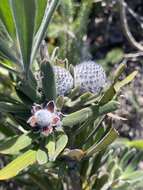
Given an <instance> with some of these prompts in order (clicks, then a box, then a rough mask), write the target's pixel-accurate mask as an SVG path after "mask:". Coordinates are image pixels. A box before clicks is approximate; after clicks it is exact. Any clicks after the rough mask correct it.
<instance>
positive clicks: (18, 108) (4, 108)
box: [0, 102, 29, 113]
mask: <svg viewBox="0 0 143 190" xmlns="http://www.w3.org/2000/svg"><path fill="white" fill-rule="evenodd" d="M0 111H1V112H9V113H10V112H11V113H20V112H21V113H23V112H29V110H28V109H27V108H26V107H25V105H23V104H12V103H9V102H0Z"/></svg>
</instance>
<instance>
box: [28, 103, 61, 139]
mask: <svg viewBox="0 0 143 190" xmlns="http://www.w3.org/2000/svg"><path fill="white" fill-rule="evenodd" d="M31 112H32V116H31V117H30V118H29V119H28V121H27V123H29V125H30V126H31V127H33V128H35V127H38V129H39V130H40V131H41V132H42V134H44V135H46V136H47V135H49V134H50V133H52V132H53V130H54V129H57V127H61V115H62V114H61V112H58V111H57V108H56V105H55V103H54V102H53V101H50V102H48V103H47V104H46V106H41V105H39V104H34V106H33V107H32V110H31Z"/></svg>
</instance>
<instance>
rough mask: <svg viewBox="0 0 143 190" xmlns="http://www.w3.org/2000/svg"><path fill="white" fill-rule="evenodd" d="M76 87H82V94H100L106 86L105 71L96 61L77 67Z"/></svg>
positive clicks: (86, 62)
mask: <svg viewBox="0 0 143 190" xmlns="http://www.w3.org/2000/svg"><path fill="white" fill-rule="evenodd" d="M74 72H75V85H79V86H80V90H81V92H87V91H89V92H92V93H95V94H97V93H99V92H100V90H101V89H102V88H104V87H105V85H106V74H105V71H104V69H103V68H102V67H101V66H100V65H98V64H96V63H95V62H94V61H85V62H83V63H80V64H79V65H76V66H75V69H74Z"/></svg>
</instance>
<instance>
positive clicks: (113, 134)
mask: <svg viewBox="0 0 143 190" xmlns="http://www.w3.org/2000/svg"><path fill="white" fill-rule="evenodd" d="M117 137H118V132H117V131H116V129H114V128H111V130H110V131H109V132H108V133H107V134H106V135H105V136H104V137H103V139H102V140H101V141H99V143H97V144H95V145H92V146H91V147H90V148H89V149H88V150H87V151H86V156H92V155H93V154H97V153H98V152H100V151H102V150H103V149H105V148H106V147H107V146H108V145H110V144H111V143H112V142H113V141H114V140H115V139H116V138H117Z"/></svg>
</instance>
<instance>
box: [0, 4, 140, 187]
mask: <svg viewBox="0 0 143 190" xmlns="http://www.w3.org/2000/svg"><path fill="white" fill-rule="evenodd" d="M45 2H46V1H45ZM124 8H125V11H126V19H127V21H128V30H129V31H128V32H131V34H132V36H131V37H133V39H134V41H135V42H136V43H137V46H136V44H134V43H132V41H130V39H128V35H127V33H126V31H125V26H124V23H123V20H122V16H123V13H122V10H121V5H120V3H119V2H118V1H117V0H61V3H60V5H59V7H58V9H57V11H56V12H55V14H54V17H53V19H52V22H51V24H50V26H49V28H48V31H47V35H46V38H45V41H46V42H47V44H48V50H49V54H50V55H51V54H52V52H53V50H54V51H57V50H56V49H55V48H57V47H60V48H59V50H58V57H60V58H61V59H57V62H58V64H61V65H62V64H64V63H66V62H67V60H68V62H69V63H70V64H73V65H76V64H77V63H80V62H82V61H85V60H91V59H92V60H95V61H96V62H98V63H99V64H101V65H102V66H103V67H104V69H105V71H106V73H107V76H109V78H108V79H109V81H110V79H112V73H113V71H114V70H115V69H116V68H117V67H118V65H119V63H121V62H123V63H126V65H127V69H126V73H124V76H125V75H127V74H129V73H130V72H131V71H134V70H138V71H139V73H138V75H137V77H136V79H135V80H134V81H133V82H132V84H130V85H129V86H127V87H124V89H123V90H122V92H121V95H120V102H121V106H120V109H119V110H118V111H116V114H117V115H118V116H120V117H123V118H125V119H126V120H124V121H122V120H114V121H113V127H114V128H116V129H118V131H119V134H120V136H121V139H119V141H118V142H116V143H113V144H112V145H111V146H110V147H109V148H108V149H107V150H106V154H105V155H106V156H105V157H102V159H101V155H100V154H99V155H98V156H95V157H93V158H91V159H90V160H89V163H87V162H86V161H83V162H85V164H86V165H88V169H87V170H86V173H85V170H84V168H80V173H81V175H82V177H83V181H84V184H83V189H85V190H88V189H93V190H94V189H95V190H100V189H102V190H110V189H113V190H121V189H122V190H132V189H133V190H142V186H143V183H142V179H143V174H142V172H141V173H140V170H142V169H143V152H142V149H143V142H142V141H140V143H139V144H138V143H137V144H136V146H135V145H134V147H132V145H131V146H130V147H128V146H126V145H125V144H122V138H123V137H125V138H128V139H129V140H141V139H142V138H143V91H142V89H143V66H142V65H143V59H142V58H143V45H142V44H143V2H142V0H136V1H129V0H126V2H124ZM0 27H1V25H0ZM0 29H1V28H0ZM0 35H1V36H3V37H5V34H4V33H0ZM138 45H139V47H138ZM140 46H141V47H140ZM65 58H67V59H65ZM64 59H65V60H64ZM7 65H8V64H7ZM124 76H122V77H124ZM13 77H14V76H13V75H12V74H11V75H9V73H8V72H7V70H6V69H5V67H4V65H3V64H1V61H0V99H1V97H2V100H3V99H4V98H5V100H6V98H7V95H10V96H11V97H13V98H16V95H15V91H14V89H13V88H12V85H11V83H12V82H13V83H14V81H15V79H14V78H13ZM0 126H1V129H0V130H1V133H0V140H1V139H3V138H4V137H5V136H11V135H14V134H17V133H19V131H18V130H17V128H15V127H14V124H13V122H12V121H11V120H10V119H9V118H7V116H5V114H4V113H0ZM95 160H96V162H98V166H97V167H96V162H95ZM8 162H9V158H8V157H3V156H1V159H0V167H1V168H2V167H3V165H5V164H6V163H8ZM99 163H100V164H99ZM63 167H64V166H63ZM42 169H43V168H41V170H40V169H39V171H38V172H41V173H40V174H42ZM33 170H34V168H33ZM134 170H135V171H136V173H133V174H132V172H134ZM95 171H97V173H98V175H95V173H94V172H95ZM127 174H130V175H127ZM29 176H30V177H29V178H30V180H29V181H27V176H25V177H24V179H21V178H20V176H19V177H17V179H16V180H10V181H8V182H0V189H2V190H13V189H17V190H20V189H32V188H33V189H37V190H38V189H43V190H45V186H44V185H43V183H42V180H41V177H43V178H45V179H46V180H48V184H49V187H47V189H48V188H49V189H50V188H51V187H52V185H51V183H50V180H51V181H52V180H54V183H55V184H56V187H58V188H59V189H60V188H61V187H60V186H61V184H60V183H59V181H58V179H57V176H56V174H55V176H50V177H49V178H46V176H44V175H43V176H40V179H38V175H34V174H33V173H32V169H31V170H30V175H29ZM84 179H86V180H84ZM87 179H88V180H87ZM95 179H98V180H96V182H95ZM119 180H120V181H121V183H120V184H119V185H116V184H118V181H119ZM122 180H123V181H124V183H122ZM37 181H38V182H39V183H37ZM33 183H35V184H36V185H35V186H33ZM89 184H91V186H90V188H89ZM37 185H38V186H37ZM50 185H51V186H50ZM32 186H33V187H32ZM31 187H32V188H31ZM52 188H53V189H54V188H55V187H52ZM55 189H56V188H55Z"/></svg>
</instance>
